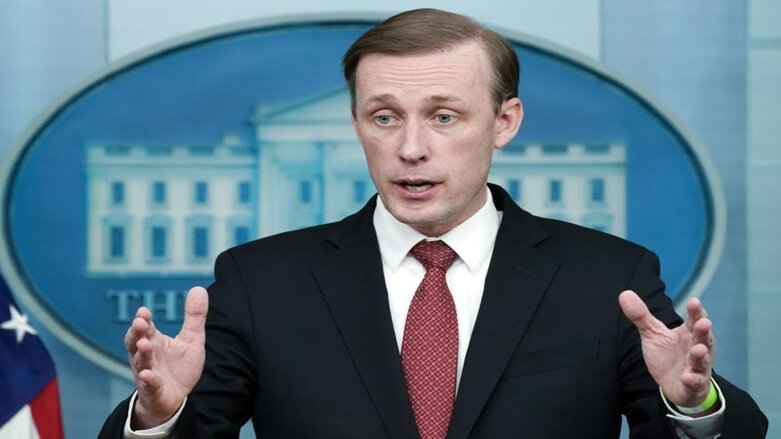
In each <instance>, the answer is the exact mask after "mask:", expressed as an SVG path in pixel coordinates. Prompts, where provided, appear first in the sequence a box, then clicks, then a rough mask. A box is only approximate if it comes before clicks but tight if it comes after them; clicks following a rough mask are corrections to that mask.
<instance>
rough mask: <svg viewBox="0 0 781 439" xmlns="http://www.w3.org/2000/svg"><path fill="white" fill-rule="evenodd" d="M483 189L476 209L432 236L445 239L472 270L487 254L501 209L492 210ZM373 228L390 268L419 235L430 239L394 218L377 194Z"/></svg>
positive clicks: (488, 198) (480, 264)
mask: <svg viewBox="0 0 781 439" xmlns="http://www.w3.org/2000/svg"><path fill="white" fill-rule="evenodd" d="M486 193H487V196H486V201H485V204H483V207H481V208H480V210H478V211H477V212H476V213H475V214H474V215H472V216H471V217H469V218H468V219H467V220H466V221H464V222H463V223H461V224H459V225H457V226H456V227H454V228H453V229H452V230H450V231H449V232H447V233H445V234H444V235H442V236H440V237H438V238H434V239H441V240H442V241H445V243H446V244H447V245H449V246H450V248H452V249H453V250H455V252H456V253H457V254H458V256H459V258H460V259H461V260H462V261H464V263H465V264H466V266H467V267H468V268H469V270H470V271H472V272H475V271H476V270H478V269H479V268H480V267H481V266H482V265H483V263H485V262H486V261H487V260H488V258H490V257H491V252H492V251H493V248H494V241H495V240H496V233H497V231H498V230H499V222H500V219H501V212H498V211H497V210H496V205H494V201H493V197H492V196H491V191H490V190H489V189H488V188H486ZM374 229H375V230H376V231H377V241H378V243H379V246H380V254H381V255H382V260H383V262H384V263H385V264H386V266H387V267H388V268H390V269H391V270H392V271H393V272H395V271H396V270H397V269H398V268H399V266H400V265H401V262H402V261H403V260H404V258H405V257H406V256H407V255H408V254H409V251H410V250H411V249H412V247H413V246H414V245H415V244H417V243H418V242H420V241H421V240H423V239H432V238H428V237H427V236H425V235H423V234H422V233H419V232H418V231H416V230H415V229H413V228H412V227H410V226H408V225H407V224H404V223H402V222H401V221H399V220H397V219H396V218H394V217H393V215H391V213H390V212H389V211H388V209H387V208H386V207H385V204H383V202H382V199H381V198H380V197H379V196H378V197H377V207H376V208H375V209H374Z"/></svg>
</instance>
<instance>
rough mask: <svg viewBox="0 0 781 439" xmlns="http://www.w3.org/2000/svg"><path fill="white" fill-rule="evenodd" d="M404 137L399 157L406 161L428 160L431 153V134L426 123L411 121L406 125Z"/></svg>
mask: <svg viewBox="0 0 781 439" xmlns="http://www.w3.org/2000/svg"><path fill="white" fill-rule="evenodd" d="M403 136H404V138H403V139H402V142H401V146H400V147H399V157H400V158H401V159H402V160H404V161H405V162H410V163H415V162H420V161H426V160H428V157H429V155H430V153H431V150H430V145H429V140H430V139H429V136H428V132H427V131H426V127H425V124H422V123H418V122H409V123H407V124H406V125H405V127H404V134H403Z"/></svg>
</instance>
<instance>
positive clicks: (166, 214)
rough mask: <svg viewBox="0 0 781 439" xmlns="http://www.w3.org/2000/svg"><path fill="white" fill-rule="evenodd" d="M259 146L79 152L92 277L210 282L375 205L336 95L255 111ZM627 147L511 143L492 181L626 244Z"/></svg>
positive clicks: (541, 209)
mask: <svg viewBox="0 0 781 439" xmlns="http://www.w3.org/2000/svg"><path fill="white" fill-rule="evenodd" d="M251 116H252V119H251V120H252V123H253V125H254V133H255V138H254V139H252V141H250V142H242V140H241V139H240V138H239V137H238V136H236V135H231V134H229V135H226V136H225V137H224V139H223V141H222V142H220V143H219V144H215V145H135V144H112V143H93V144H89V145H87V146H86V154H87V157H86V158H87V160H86V175H87V194H88V197H87V211H88V212H87V222H88V224H87V225H88V227H87V231H88V232H87V234H88V236H87V248H88V256H87V258H88V260H87V264H86V265H87V267H86V271H87V274H88V275H90V276H107V277H116V276H182V275H184V276H187V275H195V276H208V275H210V274H211V270H212V263H213V260H214V258H215V257H216V255H217V254H218V253H219V252H220V251H222V250H223V249H225V248H228V247H230V246H233V245H236V244H241V243H243V242H246V241H249V240H251V239H255V238H257V237H260V236H268V235H271V234H275V233H279V232H283V231H286V230H292V229H297V228H302V227H307V226H312V225H316V224H321V223H324V222H331V221H337V220H339V219H341V218H343V217H345V216H347V215H349V214H351V213H353V212H355V211H356V210H358V209H359V208H360V207H361V206H363V204H364V203H365V202H366V201H367V200H368V198H369V197H371V196H372V195H373V194H374V193H375V188H374V186H373V184H372V182H371V179H370V177H369V174H368V171H367V168H366V162H365V159H364V155H363V150H362V147H361V145H360V143H358V141H357V139H356V138H355V134H354V132H353V127H352V123H351V121H350V117H349V96H348V94H347V90H346V89H344V88H340V89H337V90H331V91H328V92H325V93H322V94H318V95H315V96H311V97H308V98H306V99H303V100H300V101H295V102H289V101H288V102H283V103H280V104H268V103H264V104H261V105H258V106H257V108H256V109H255V110H254V113H253V114H252V115H251ZM626 161H627V158H626V146H625V145H624V144H622V143H619V142H613V143H591V142H581V141H573V142H568V143H545V142H526V143H524V142H520V141H517V140H515V141H513V142H512V143H510V144H509V145H507V146H506V147H505V148H503V149H501V150H499V151H498V152H497V153H495V154H494V164H493V167H492V170H491V175H490V177H489V180H490V181H491V182H494V183H497V184H499V185H501V186H503V187H504V188H505V189H507V190H508V192H509V193H510V195H511V196H512V197H513V198H514V199H515V200H516V201H517V202H519V203H520V204H521V205H522V206H523V207H524V208H526V209H527V210H529V211H531V212H532V213H535V214H537V215H541V216H548V217H553V218H559V219H563V220H567V221H571V222H575V223H579V224H581V225H584V226H587V227H591V228H594V229H598V230H601V231H605V232H608V233H612V234H614V235H618V236H625V234H626V168H627V163H626Z"/></svg>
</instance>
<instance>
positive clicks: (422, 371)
mask: <svg viewBox="0 0 781 439" xmlns="http://www.w3.org/2000/svg"><path fill="white" fill-rule="evenodd" d="M411 253H412V256H414V257H415V259H417V260H418V261H420V263H421V264H423V266H424V267H425V268H426V275H425V276H424V277H423V281H422V282H421V283H420V286H418V289H417V291H415V296H414V297H413V298H412V303H411V304H410V306H409V311H408V312H407V322H406V325H405V326H404V340H403V341H402V344H401V364H402V366H403V367H404V376H405V377H406V379H407V393H408V394H409V399H410V403H411V404H412V411H413V413H414V414H415V422H416V423H417V425H418V431H419V432H420V437H421V439H444V438H445V436H446V435H447V427H448V425H449V424H450V415H451V413H452V412H453V402H454V401H455V389H456V367H457V366H458V320H457V319H456V306H455V304H454V303H453V297H452V296H451V295H450V290H449V289H448V288H447V282H446V281H445V272H446V271H447V269H448V268H449V267H450V265H452V264H453V261H455V260H456V257H457V255H456V252H454V251H453V249H452V248H450V247H448V245H447V244H445V243H444V242H442V241H425V240H424V241H421V242H419V243H418V244H416V245H415V247H413V248H412V250H411Z"/></svg>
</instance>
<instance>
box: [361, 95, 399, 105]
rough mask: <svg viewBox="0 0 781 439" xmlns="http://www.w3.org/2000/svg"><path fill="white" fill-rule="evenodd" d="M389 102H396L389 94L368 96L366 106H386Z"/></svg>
mask: <svg viewBox="0 0 781 439" xmlns="http://www.w3.org/2000/svg"><path fill="white" fill-rule="evenodd" d="M389 102H396V97H395V96H393V95H392V94H390V93H383V94H379V95H374V96H370V97H369V98H368V99H366V103H367V104H374V103H378V104H386V103H389Z"/></svg>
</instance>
